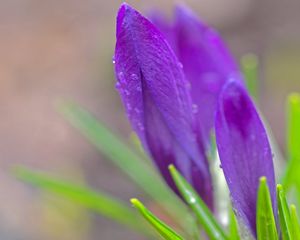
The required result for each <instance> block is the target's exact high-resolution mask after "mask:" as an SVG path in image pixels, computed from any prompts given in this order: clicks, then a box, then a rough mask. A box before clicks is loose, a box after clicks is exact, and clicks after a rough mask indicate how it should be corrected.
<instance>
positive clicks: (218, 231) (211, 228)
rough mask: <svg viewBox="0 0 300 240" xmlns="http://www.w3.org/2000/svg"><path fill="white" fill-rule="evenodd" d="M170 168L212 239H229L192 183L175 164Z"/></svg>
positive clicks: (181, 190)
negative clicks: (181, 173)
mask: <svg viewBox="0 0 300 240" xmlns="http://www.w3.org/2000/svg"><path fill="white" fill-rule="evenodd" d="M169 170H170V173H171V175H172V178H173V180H174V182H175V184H176V186H177V187H178V189H179V191H180V193H181V195H182V197H183V198H184V200H185V201H186V202H187V204H188V205H189V206H190V207H191V209H192V210H193V212H194V213H195V215H196V218H197V220H198V221H199V223H200V224H201V226H202V227H203V228H204V230H205V232H206V234H207V235H208V236H209V237H210V239H211V240H215V239H219V240H221V239H222V240H223V239H228V237H227V236H226V234H225V233H224V231H223V229H222V228H221V226H220V225H219V224H218V222H217V221H216V219H215V218H214V216H213V214H212V213H211V211H210V210H209V208H208V207H207V206H206V204H205V203H204V202H203V200H202V199H201V198H200V197H199V196H198V194H197V193H196V191H195V190H194V189H193V188H192V187H191V185H190V184H189V183H188V182H187V181H186V180H185V179H184V178H183V177H182V176H181V175H180V173H179V172H178V171H177V170H176V168H175V167H174V166H173V165H170V166H169Z"/></svg>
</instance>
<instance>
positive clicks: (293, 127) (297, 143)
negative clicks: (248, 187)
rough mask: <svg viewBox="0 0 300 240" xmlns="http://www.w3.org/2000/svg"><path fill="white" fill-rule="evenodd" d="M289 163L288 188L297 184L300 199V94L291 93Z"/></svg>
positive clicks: (285, 180) (288, 114) (288, 118)
mask: <svg viewBox="0 0 300 240" xmlns="http://www.w3.org/2000/svg"><path fill="white" fill-rule="evenodd" d="M287 152H288V161H289V162H288V165H287V168H286V172H285V175H284V177H283V184H284V186H285V187H286V188H290V187H291V186H295V187H296V188H297V194H298V199H299V200H300V177H299V171H300V95H299V94H296V93H294V94H291V95H289V97H288V103H287Z"/></svg>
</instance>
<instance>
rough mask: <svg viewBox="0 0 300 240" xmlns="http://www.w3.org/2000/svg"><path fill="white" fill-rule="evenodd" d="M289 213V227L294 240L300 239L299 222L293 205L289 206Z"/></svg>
mask: <svg viewBox="0 0 300 240" xmlns="http://www.w3.org/2000/svg"><path fill="white" fill-rule="evenodd" d="M290 212H291V227H292V232H293V236H294V239H295V240H299V239H300V226H299V220H298V216H297V210H296V206H295V205H291V206H290Z"/></svg>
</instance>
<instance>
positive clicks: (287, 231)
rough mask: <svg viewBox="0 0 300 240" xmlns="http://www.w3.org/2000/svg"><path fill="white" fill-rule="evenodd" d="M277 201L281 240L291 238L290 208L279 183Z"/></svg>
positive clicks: (289, 239)
mask: <svg viewBox="0 0 300 240" xmlns="http://www.w3.org/2000/svg"><path fill="white" fill-rule="evenodd" d="M277 202H278V213H279V223H280V228H281V233H282V239H283V240H293V239H294V238H293V232H292V226H291V225H292V223H291V215H290V210H289V207H288V204H287V201H286V197H285V193H284V191H283V187H282V186H281V185H279V184H278V185H277Z"/></svg>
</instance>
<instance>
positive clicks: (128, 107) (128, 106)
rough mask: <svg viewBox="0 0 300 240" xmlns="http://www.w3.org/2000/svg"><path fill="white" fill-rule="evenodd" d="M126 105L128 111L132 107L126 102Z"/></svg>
mask: <svg viewBox="0 0 300 240" xmlns="http://www.w3.org/2000/svg"><path fill="white" fill-rule="evenodd" d="M126 107H127V110H129V111H130V110H131V109H132V107H131V105H130V103H126Z"/></svg>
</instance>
